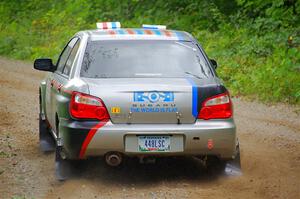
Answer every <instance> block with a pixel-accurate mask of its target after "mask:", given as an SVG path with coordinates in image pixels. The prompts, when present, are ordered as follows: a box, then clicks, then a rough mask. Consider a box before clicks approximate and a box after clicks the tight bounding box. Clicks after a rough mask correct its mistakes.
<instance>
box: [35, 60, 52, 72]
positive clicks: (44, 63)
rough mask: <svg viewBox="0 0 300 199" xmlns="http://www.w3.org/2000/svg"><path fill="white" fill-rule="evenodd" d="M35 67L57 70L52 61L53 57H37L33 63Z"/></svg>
mask: <svg viewBox="0 0 300 199" xmlns="http://www.w3.org/2000/svg"><path fill="white" fill-rule="evenodd" d="M33 68H34V69H36V70H42V71H50V72H54V71H55V66H54V65H53V63H52V59H48V58H42V59H36V60H35V61H34V64H33Z"/></svg>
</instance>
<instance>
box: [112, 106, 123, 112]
mask: <svg viewBox="0 0 300 199" xmlns="http://www.w3.org/2000/svg"><path fill="white" fill-rule="evenodd" d="M111 113H121V108H120V107H118V106H114V107H111Z"/></svg>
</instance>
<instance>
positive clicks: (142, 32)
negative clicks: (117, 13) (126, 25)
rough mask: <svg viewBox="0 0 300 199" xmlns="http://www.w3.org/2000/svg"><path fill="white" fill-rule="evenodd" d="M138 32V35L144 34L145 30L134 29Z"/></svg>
mask: <svg viewBox="0 0 300 199" xmlns="http://www.w3.org/2000/svg"><path fill="white" fill-rule="evenodd" d="M134 31H135V32H136V34H138V35H143V34H144V31H142V30H134Z"/></svg>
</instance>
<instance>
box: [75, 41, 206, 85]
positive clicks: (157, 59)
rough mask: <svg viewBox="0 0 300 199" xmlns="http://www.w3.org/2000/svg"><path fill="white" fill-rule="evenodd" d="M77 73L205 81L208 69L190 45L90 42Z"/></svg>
mask: <svg viewBox="0 0 300 199" xmlns="http://www.w3.org/2000/svg"><path fill="white" fill-rule="evenodd" d="M80 74H81V76H82V77H88V78H138V77H188V76H194V77H196V78H200V79H201V78H207V77H209V76H211V70H210V68H209V66H208V63H207V62H206V60H205V59H204V57H203V55H202V53H201V52H200V51H199V49H198V47H197V46H196V45H194V44H193V43H192V42H182V41H181V42H179V41H145V40H134V41H132V40H131V41H128V40H122V41H120V40H118V41H116V40H114V41H90V42H89V43H88V45H87V48H86V51H85V55H84V59H83V65H82V67H81V71H80Z"/></svg>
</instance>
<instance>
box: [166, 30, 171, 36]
mask: <svg viewBox="0 0 300 199" xmlns="http://www.w3.org/2000/svg"><path fill="white" fill-rule="evenodd" d="M164 33H165V35H166V36H167V37H171V36H172V34H171V32H170V31H166V30H164Z"/></svg>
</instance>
